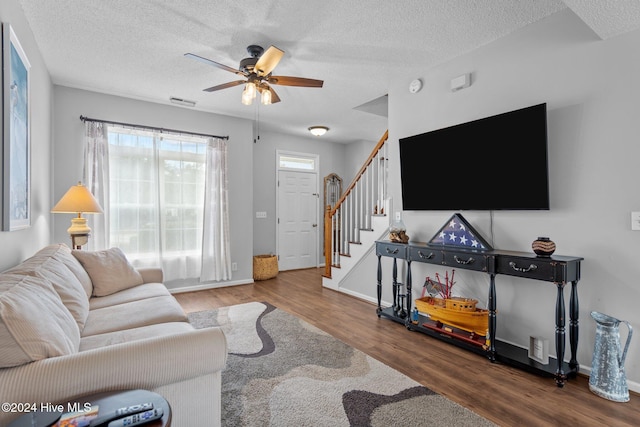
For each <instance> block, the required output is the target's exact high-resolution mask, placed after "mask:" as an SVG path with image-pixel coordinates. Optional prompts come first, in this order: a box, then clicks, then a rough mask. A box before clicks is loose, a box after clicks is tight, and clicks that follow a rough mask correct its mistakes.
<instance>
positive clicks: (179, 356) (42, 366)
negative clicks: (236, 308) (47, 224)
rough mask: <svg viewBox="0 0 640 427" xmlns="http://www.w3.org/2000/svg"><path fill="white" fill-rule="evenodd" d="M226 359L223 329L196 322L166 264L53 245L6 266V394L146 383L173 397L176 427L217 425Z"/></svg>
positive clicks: (2, 300)
mask: <svg viewBox="0 0 640 427" xmlns="http://www.w3.org/2000/svg"><path fill="white" fill-rule="evenodd" d="M226 358H227V343H226V339H225V336H224V334H223V332H222V330H221V329H219V328H208V329H199V330H195V329H193V327H192V326H191V325H190V324H189V323H188V320H187V317H186V315H185V313H184V311H183V310H182V308H181V307H180V305H179V304H178V303H177V301H176V300H175V298H174V297H173V296H172V295H171V294H170V293H169V292H168V291H167V288H166V287H165V286H164V285H163V284H162V271H161V270H159V269H140V270H136V269H134V268H133V267H131V265H130V264H129V262H128V261H127V260H126V258H125V256H124V254H123V253H122V252H121V251H120V250H118V249H115V248H112V249H109V250H105V251H96V252H87V251H71V250H70V249H69V248H68V247H67V246H65V245H64V244H56V245H50V246H47V247H45V248H43V249H41V250H40V251H38V253H36V254H35V255H34V256H33V257H31V258H29V259H28V260H26V261H24V262H22V263H21V264H19V265H17V266H16V267H13V268H11V269H9V270H6V271H4V272H2V273H0V402H10V403H12V402H14V403H36V404H37V405H40V403H64V402H66V401H67V400H69V399H75V398H78V397H80V396H85V395H90V394H95V393H99V392H104V391H113V390H126V389H139V388H141V389H147V390H151V391H155V392H157V393H159V394H161V395H162V396H164V397H165V398H166V399H167V401H168V402H169V404H170V406H171V408H172V418H173V421H172V425H174V426H177V427H181V426H195V425H208V426H217V425H220V422H221V420H220V412H221V411H220V409H221V408H220V405H221V371H222V369H223V368H224V366H225V363H226ZM134 403H139V402H134ZM20 415H22V414H21V413H17V412H6V411H2V412H0V426H3V425H6V424H7V423H9V422H10V421H11V420H13V419H15V418H17V417H19V416H20ZM204 420H206V421H204ZM203 423H204V424H203Z"/></svg>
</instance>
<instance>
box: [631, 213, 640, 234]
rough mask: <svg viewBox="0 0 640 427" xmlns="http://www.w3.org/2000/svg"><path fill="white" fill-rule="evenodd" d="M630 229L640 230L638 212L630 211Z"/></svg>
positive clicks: (639, 214)
mask: <svg viewBox="0 0 640 427" xmlns="http://www.w3.org/2000/svg"><path fill="white" fill-rule="evenodd" d="M631 229H632V230H635V231H640V212H631Z"/></svg>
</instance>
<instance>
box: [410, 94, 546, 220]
mask: <svg viewBox="0 0 640 427" xmlns="http://www.w3.org/2000/svg"><path fill="white" fill-rule="evenodd" d="M399 145H400V168H401V169H400V177H401V180H402V206H403V210H409V211H411V210H548V209H549V177H548V162H547V104H539V105H534V106H531V107H527V108H522V109H519V110H515V111H510V112H507V113H503V114H498V115H495V116H491V117H486V118H483V119H479V120H474V121H471V122H467V123H462V124H458V125H455V126H451V127H447V128H443V129H438V130H434V131H431V132H426V133H422V134H419V135H414V136H410V137H407V138H402V139H400V141H399Z"/></svg>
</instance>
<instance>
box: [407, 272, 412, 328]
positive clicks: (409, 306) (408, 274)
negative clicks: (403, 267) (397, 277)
mask: <svg viewBox="0 0 640 427" xmlns="http://www.w3.org/2000/svg"><path fill="white" fill-rule="evenodd" d="M411 280H412V279H411V261H407V322H409V321H410V319H411Z"/></svg>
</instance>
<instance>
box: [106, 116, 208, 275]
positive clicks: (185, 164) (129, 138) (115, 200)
mask: <svg viewBox="0 0 640 427" xmlns="http://www.w3.org/2000/svg"><path fill="white" fill-rule="evenodd" d="M108 141H109V176H110V178H109V181H110V183H109V185H110V191H109V194H110V196H109V203H110V224H109V225H110V244H111V245H112V246H118V247H120V248H121V249H122V250H123V251H124V252H125V253H127V256H129V257H130V258H131V259H132V260H137V261H139V262H138V263H137V264H138V265H144V264H145V263H144V260H157V259H158V257H159V256H160V258H162V259H163V260H164V261H166V259H168V258H169V259H171V258H172V257H175V262H176V263H179V264H184V265H179V266H177V270H179V271H180V274H177V276H176V277H198V276H199V274H200V262H199V259H200V254H201V251H202V226H203V212H204V185H205V165H206V149H207V145H206V138H204V137H195V136H183V135H173V134H165V133H162V134H161V133H157V132H151V131H144V130H139V129H128V128H123V127H114V126H110V127H109V131H108ZM159 254H160V255H159ZM189 255H191V256H192V257H189ZM163 264H166V263H165V262H163ZM191 270H193V271H191ZM168 273H169V278H171V276H172V274H171V269H169V271H168ZM185 273H186V276H185Z"/></svg>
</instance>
